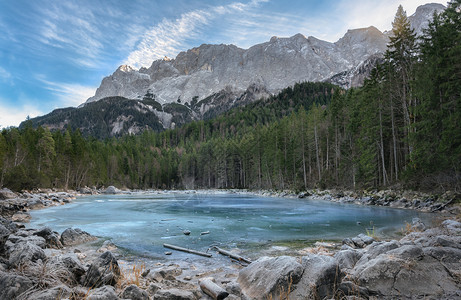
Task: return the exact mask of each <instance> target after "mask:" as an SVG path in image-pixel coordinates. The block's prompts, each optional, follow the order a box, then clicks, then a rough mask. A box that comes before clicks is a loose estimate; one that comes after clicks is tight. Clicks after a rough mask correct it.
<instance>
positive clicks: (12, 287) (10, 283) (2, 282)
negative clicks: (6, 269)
mask: <svg viewBox="0 0 461 300" xmlns="http://www.w3.org/2000/svg"><path fill="white" fill-rule="evenodd" d="M33 286H34V283H33V282H32V281H31V280H30V279H29V278H27V277H24V276H20V275H15V274H7V273H0V299H5V300H6V299H16V298H17V297H18V296H20V295H21V294H23V293H24V292H26V291H27V290H29V289H30V288H32V287H33Z"/></svg>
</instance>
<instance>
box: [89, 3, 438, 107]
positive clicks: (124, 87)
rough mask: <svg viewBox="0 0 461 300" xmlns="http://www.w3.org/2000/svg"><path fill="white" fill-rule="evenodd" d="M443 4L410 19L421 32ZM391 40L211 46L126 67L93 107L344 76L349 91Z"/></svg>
mask: <svg viewBox="0 0 461 300" xmlns="http://www.w3.org/2000/svg"><path fill="white" fill-rule="evenodd" d="M440 9H443V6H442V5H440V4H427V5H424V6H421V7H419V8H418V9H417V11H416V12H415V14H414V15H412V16H411V17H410V21H411V22H412V27H413V28H415V29H416V31H417V32H421V30H422V28H424V27H425V26H427V24H428V20H429V19H430V18H431V17H432V12H433V11H434V10H440ZM387 41H388V35H387V34H385V33H382V32H380V31H379V30H378V29H376V28H375V27H373V26H371V27H368V28H361V29H354V30H349V31H348V32H347V33H346V34H345V35H344V37H343V38H341V39H340V40H338V41H337V42H335V43H330V42H326V41H322V40H319V39H317V38H315V37H312V36H310V37H305V36H303V35H302V34H296V35H294V36H292V37H290V38H278V37H272V38H271V39H270V41H268V42H266V43H262V44H258V45H255V46H253V47H251V48H249V49H241V48H238V47H236V46H234V45H223V44H221V45H208V44H203V45H201V46H200V47H197V48H193V49H190V50H188V51H185V52H181V53H179V54H178V55H177V56H176V58H175V59H163V60H157V61H154V62H153V63H152V65H151V66H150V67H149V68H141V69H140V70H135V69H133V68H131V67H130V66H126V65H123V66H120V67H119V68H118V69H117V70H116V71H115V72H114V73H113V74H112V75H110V76H108V77H106V78H104V79H103V80H102V83H101V85H100V87H99V88H98V89H97V91H96V94H95V95H94V96H93V97H91V98H89V99H88V100H87V103H89V102H93V101H97V100H100V99H103V98H105V97H110V96H122V97H126V98H129V99H142V98H143V97H144V96H145V95H146V94H148V93H149V94H152V95H154V99H155V100H156V101H158V102H160V103H161V104H165V103H171V102H176V101H178V99H179V100H181V101H182V102H183V103H184V102H189V103H190V102H191V101H192V100H193V98H194V97H197V98H198V100H199V101H200V100H202V99H205V98H206V97H208V96H210V95H212V94H215V93H218V92H220V91H222V90H224V89H226V88H228V87H231V88H232V89H233V90H236V91H239V92H240V93H243V91H245V90H246V89H247V88H248V87H249V86H250V85H252V84H256V85H260V86H262V87H264V88H265V89H266V90H267V91H269V92H270V93H275V92H278V91H280V90H281V89H283V88H286V87H288V86H290V85H293V84H294V83H296V82H302V81H324V80H328V79H330V78H332V77H334V76H335V75H337V74H342V75H341V76H339V77H336V79H334V80H332V82H335V83H338V84H341V85H344V86H345V87H350V86H356V85H359V84H361V83H362V82H363V78H364V74H365V75H367V74H366V73H367V72H368V71H367V70H369V69H370V68H367V66H369V63H370V62H371V61H374V62H376V59H377V58H378V57H380V56H381V55H382V54H383V52H384V51H385V50H386V44H387Z"/></svg>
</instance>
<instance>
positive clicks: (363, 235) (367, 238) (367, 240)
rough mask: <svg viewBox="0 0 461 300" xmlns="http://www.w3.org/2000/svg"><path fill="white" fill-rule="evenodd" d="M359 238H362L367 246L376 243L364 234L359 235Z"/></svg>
mask: <svg viewBox="0 0 461 300" xmlns="http://www.w3.org/2000/svg"><path fill="white" fill-rule="evenodd" d="M357 237H358V238H360V239H361V240H362V241H363V242H364V243H365V245H370V244H372V243H373V242H374V241H375V239H374V238H372V237H371V236H368V235H366V234H363V233H361V234H359V235H358V236H357Z"/></svg>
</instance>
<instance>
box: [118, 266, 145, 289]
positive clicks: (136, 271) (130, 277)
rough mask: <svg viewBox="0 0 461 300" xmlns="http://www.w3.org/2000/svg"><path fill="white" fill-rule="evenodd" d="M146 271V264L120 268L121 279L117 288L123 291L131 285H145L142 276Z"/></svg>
mask: <svg viewBox="0 0 461 300" xmlns="http://www.w3.org/2000/svg"><path fill="white" fill-rule="evenodd" d="M121 264H122V263H121ZM145 270H146V265H145V263H141V264H140V265H136V264H133V265H132V266H129V267H127V268H120V279H119V281H118V282H117V288H119V289H122V288H124V287H126V286H129V285H131V284H134V285H136V286H138V287H141V286H142V285H143V282H142V275H141V274H142V273H144V271H145Z"/></svg>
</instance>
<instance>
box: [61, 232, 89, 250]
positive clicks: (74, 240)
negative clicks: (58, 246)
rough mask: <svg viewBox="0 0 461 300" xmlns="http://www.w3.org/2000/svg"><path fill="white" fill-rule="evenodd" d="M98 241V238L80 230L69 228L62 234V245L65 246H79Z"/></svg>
mask: <svg viewBox="0 0 461 300" xmlns="http://www.w3.org/2000/svg"><path fill="white" fill-rule="evenodd" d="M96 239H97V238H96V237H94V236H92V235H91V234H89V233H88V232H86V231H83V230H81V229H79V228H75V229H73V228H67V229H66V230H64V231H63V233H62V234H61V243H62V244H63V245H64V246H74V245H79V244H83V243H86V242H89V241H94V240H96Z"/></svg>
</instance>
